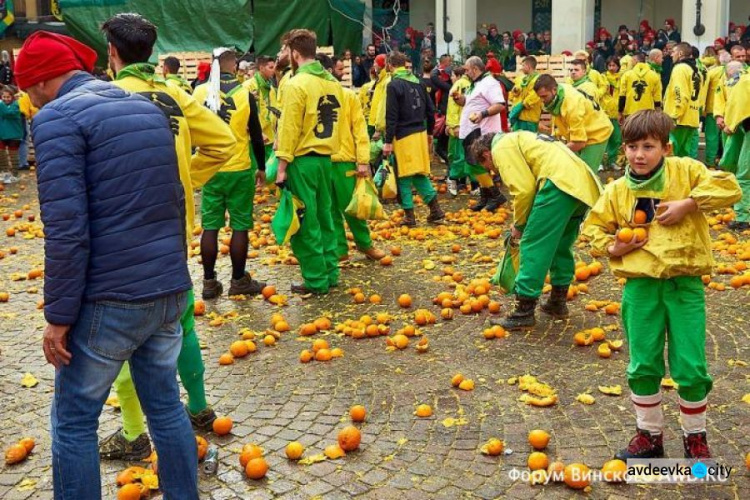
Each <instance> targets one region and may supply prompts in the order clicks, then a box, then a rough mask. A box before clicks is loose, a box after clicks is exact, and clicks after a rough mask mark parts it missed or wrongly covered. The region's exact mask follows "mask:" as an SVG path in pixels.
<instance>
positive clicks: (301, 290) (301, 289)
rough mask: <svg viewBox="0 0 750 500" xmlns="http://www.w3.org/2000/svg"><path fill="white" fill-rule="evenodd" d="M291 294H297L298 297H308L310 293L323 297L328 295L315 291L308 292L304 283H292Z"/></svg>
mask: <svg viewBox="0 0 750 500" xmlns="http://www.w3.org/2000/svg"><path fill="white" fill-rule="evenodd" d="M337 286H338V285H337ZM292 293H298V294H300V295H308V294H311V293H312V294H315V295H325V294H327V293H328V291H325V292H317V291H315V290H310V289H309V288H307V287H306V286H305V284H304V283H292Z"/></svg>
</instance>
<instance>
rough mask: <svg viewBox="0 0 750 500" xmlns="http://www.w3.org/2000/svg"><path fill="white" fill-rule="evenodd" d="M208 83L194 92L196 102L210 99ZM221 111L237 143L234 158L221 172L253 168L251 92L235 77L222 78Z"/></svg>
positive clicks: (220, 116)
mask: <svg viewBox="0 0 750 500" xmlns="http://www.w3.org/2000/svg"><path fill="white" fill-rule="evenodd" d="M208 85H209V84H208V83H204V84H203V85H198V86H197V87H196V88H195V92H193V97H194V98H195V100H196V102H198V103H200V104H204V103H205V102H206V97H208ZM220 96H221V109H220V110H219V112H218V116H219V118H220V119H222V120H223V121H224V123H226V124H227V125H229V128H230V129H232V134H234V138H235V140H236V141H237V142H236V145H235V148H234V152H233V153H234V154H233V155H232V158H231V159H230V160H229V161H227V162H226V163H224V166H222V167H221V170H220V171H221V172H241V171H243V170H247V169H249V168H250V166H251V163H252V162H251V159H250V157H251V155H250V132H249V131H248V123H249V121H250V92H249V91H248V90H247V89H246V88H244V87H243V86H242V84H240V82H239V81H238V80H237V79H236V78H235V77H234V76H232V77H229V76H228V75H222V76H221V92H220Z"/></svg>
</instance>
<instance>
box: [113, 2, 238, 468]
mask: <svg viewBox="0 0 750 500" xmlns="http://www.w3.org/2000/svg"><path fill="white" fill-rule="evenodd" d="M102 30H103V31H104V33H105V35H106V37H107V40H108V42H109V62H110V66H111V69H112V71H113V72H114V73H115V74H116V75H117V77H116V80H115V81H114V84H115V85H117V86H118V87H121V88H123V89H125V90H127V91H130V92H134V93H138V94H140V95H142V96H144V97H146V98H147V99H149V100H151V101H152V102H153V103H154V105H156V106H158V107H159V108H160V109H161V110H162V111H163V112H164V114H165V116H166V117H167V118H168V119H169V121H170V123H171V125H172V130H173V132H174V134H175V149H176V151H177V163H178V166H179V170H180V172H179V173H180V180H181V182H182V186H183V188H184V190H185V218H186V227H187V228H188V231H187V234H188V235H190V234H191V231H192V228H193V224H194V215H195V207H194V206H193V191H194V190H195V189H197V188H200V187H201V186H203V185H204V184H205V183H206V182H208V181H209V180H210V179H211V178H212V177H213V176H214V175H215V174H216V173H217V172H218V171H219V168H220V167H221V165H222V164H223V163H224V162H226V161H227V160H228V159H229V158H230V157H231V155H232V151H233V149H234V146H235V139H234V137H233V136H232V133H231V131H230V130H229V127H227V126H226V125H225V124H224V123H223V122H222V121H221V120H220V119H219V118H218V117H216V116H214V115H213V113H211V112H210V111H208V110H207V109H205V108H204V107H203V106H201V105H200V104H198V103H196V102H195V100H194V99H193V98H192V97H190V96H189V95H188V94H187V93H185V92H184V91H182V90H181V89H179V88H178V87H175V86H170V85H168V84H167V83H166V81H165V80H164V79H162V78H160V77H159V76H157V75H156V68H155V67H154V66H153V65H152V64H149V63H148V59H149V57H150V56H151V51H152V49H153V44H154V43H155V42H156V27H155V26H154V25H153V24H152V23H150V22H149V21H148V20H146V19H144V18H142V17H141V16H139V15H137V14H119V15H117V16H115V17H113V18H111V19H110V20H109V21H107V22H106V23H104V25H103V27H102ZM133 33H135V34H137V35H138V36H140V37H142V38H143V40H142V42H143V43H142V44H138V45H136V44H133V39H132V36H133ZM131 44H133V45H131ZM138 47H147V49H143V48H140V49H139V48H138ZM192 147H196V148H198V153H197V154H196V155H195V156H194V157H192V158H191V148H192ZM187 243H189V240H188V241H187ZM194 303H195V297H194V294H193V291H192V290H191V291H190V292H189V293H188V305H187V309H186V310H185V312H184V314H183V315H182V317H181V318H180V324H181V325H182V330H183V338H182V349H181V351H180V356H179V357H178V358H177V371H178V373H179V375H180V379H181V380H182V385H183V386H184V387H185V390H186V392H187V394H188V404H187V411H188V416H189V417H190V420H191V423H192V424H193V425H194V426H195V427H197V428H199V429H201V430H204V431H206V430H210V428H211V424H212V423H213V420H214V419H215V418H216V414H215V413H214V411H213V409H211V407H210V406H208V403H207V401H206V391H205V386H204V383H203V374H204V371H205V369H204V366H203V360H202V358H201V351H200V345H199V343H198V336H197V334H196V332H195V318H194V315H193V311H194ZM114 389H115V392H116V393H117V396H118V399H119V401H120V408H121V410H122V424H123V425H122V429H118V430H117V431H116V432H114V433H113V434H111V435H110V436H108V437H107V438H106V439H104V440H103V441H102V442H101V444H100V456H101V457H102V458H105V459H113V460H114V459H116V460H141V459H143V458H145V457H147V456H149V455H150V454H151V445H150V442H149V439H148V435H147V434H146V428H145V426H144V423H143V411H142V409H141V405H140V403H139V401H138V396H137V394H136V392H135V386H134V384H133V379H132V378H131V376H130V369H129V365H128V364H127V363H125V364H124V365H123V368H122V371H121V372H120V374H119V375H118V377H117V379H116V380H115V383H114Z"/></svg>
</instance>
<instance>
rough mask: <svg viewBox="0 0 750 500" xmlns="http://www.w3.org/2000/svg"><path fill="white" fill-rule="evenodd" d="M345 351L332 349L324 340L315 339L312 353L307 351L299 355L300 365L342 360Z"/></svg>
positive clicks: (336, 348)
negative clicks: (336, 359)
mask: <svg viewBox="0 0 750 500" xmlns="http://www.w3.org/2000/svg"><path fill="white" fill-rule="evenodd" d="M343 356H344V351H343V350H342V349H341V348H340V347H335V348H333V349H331V346H330V345H328V342H327V341H326V340H324V339H315V341H314V342H313V344H312V351H310V350H308V349H305V350H303V351H302V352H301V353H300V355H299V360H300V363H309V362H310V361H312V360H315V361H331V360H332V359H333V358H341V357H343Z"/></svg>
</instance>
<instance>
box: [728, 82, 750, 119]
mask: <svg viewBox="0 0 750 500" xmlns="http://www.w3.org/2000/svg"><path fill="white" fill-rule="evenodd" d="M748 118H750V73H745V74H744V75H742V76H741V77H740V80H739V81H738V82H737V84H736V85H735V86H734V88H732V92H731V93H730V94H729V99H728V100H727V105H726V110H725V113H724V124H725V125H726V126H727V128H729V130H731V131H732V132H735V131H736V130H737V127H739V126H740V124H741V123H742V122H743V121H745V120H747V119H748Z"/></svg>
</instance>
